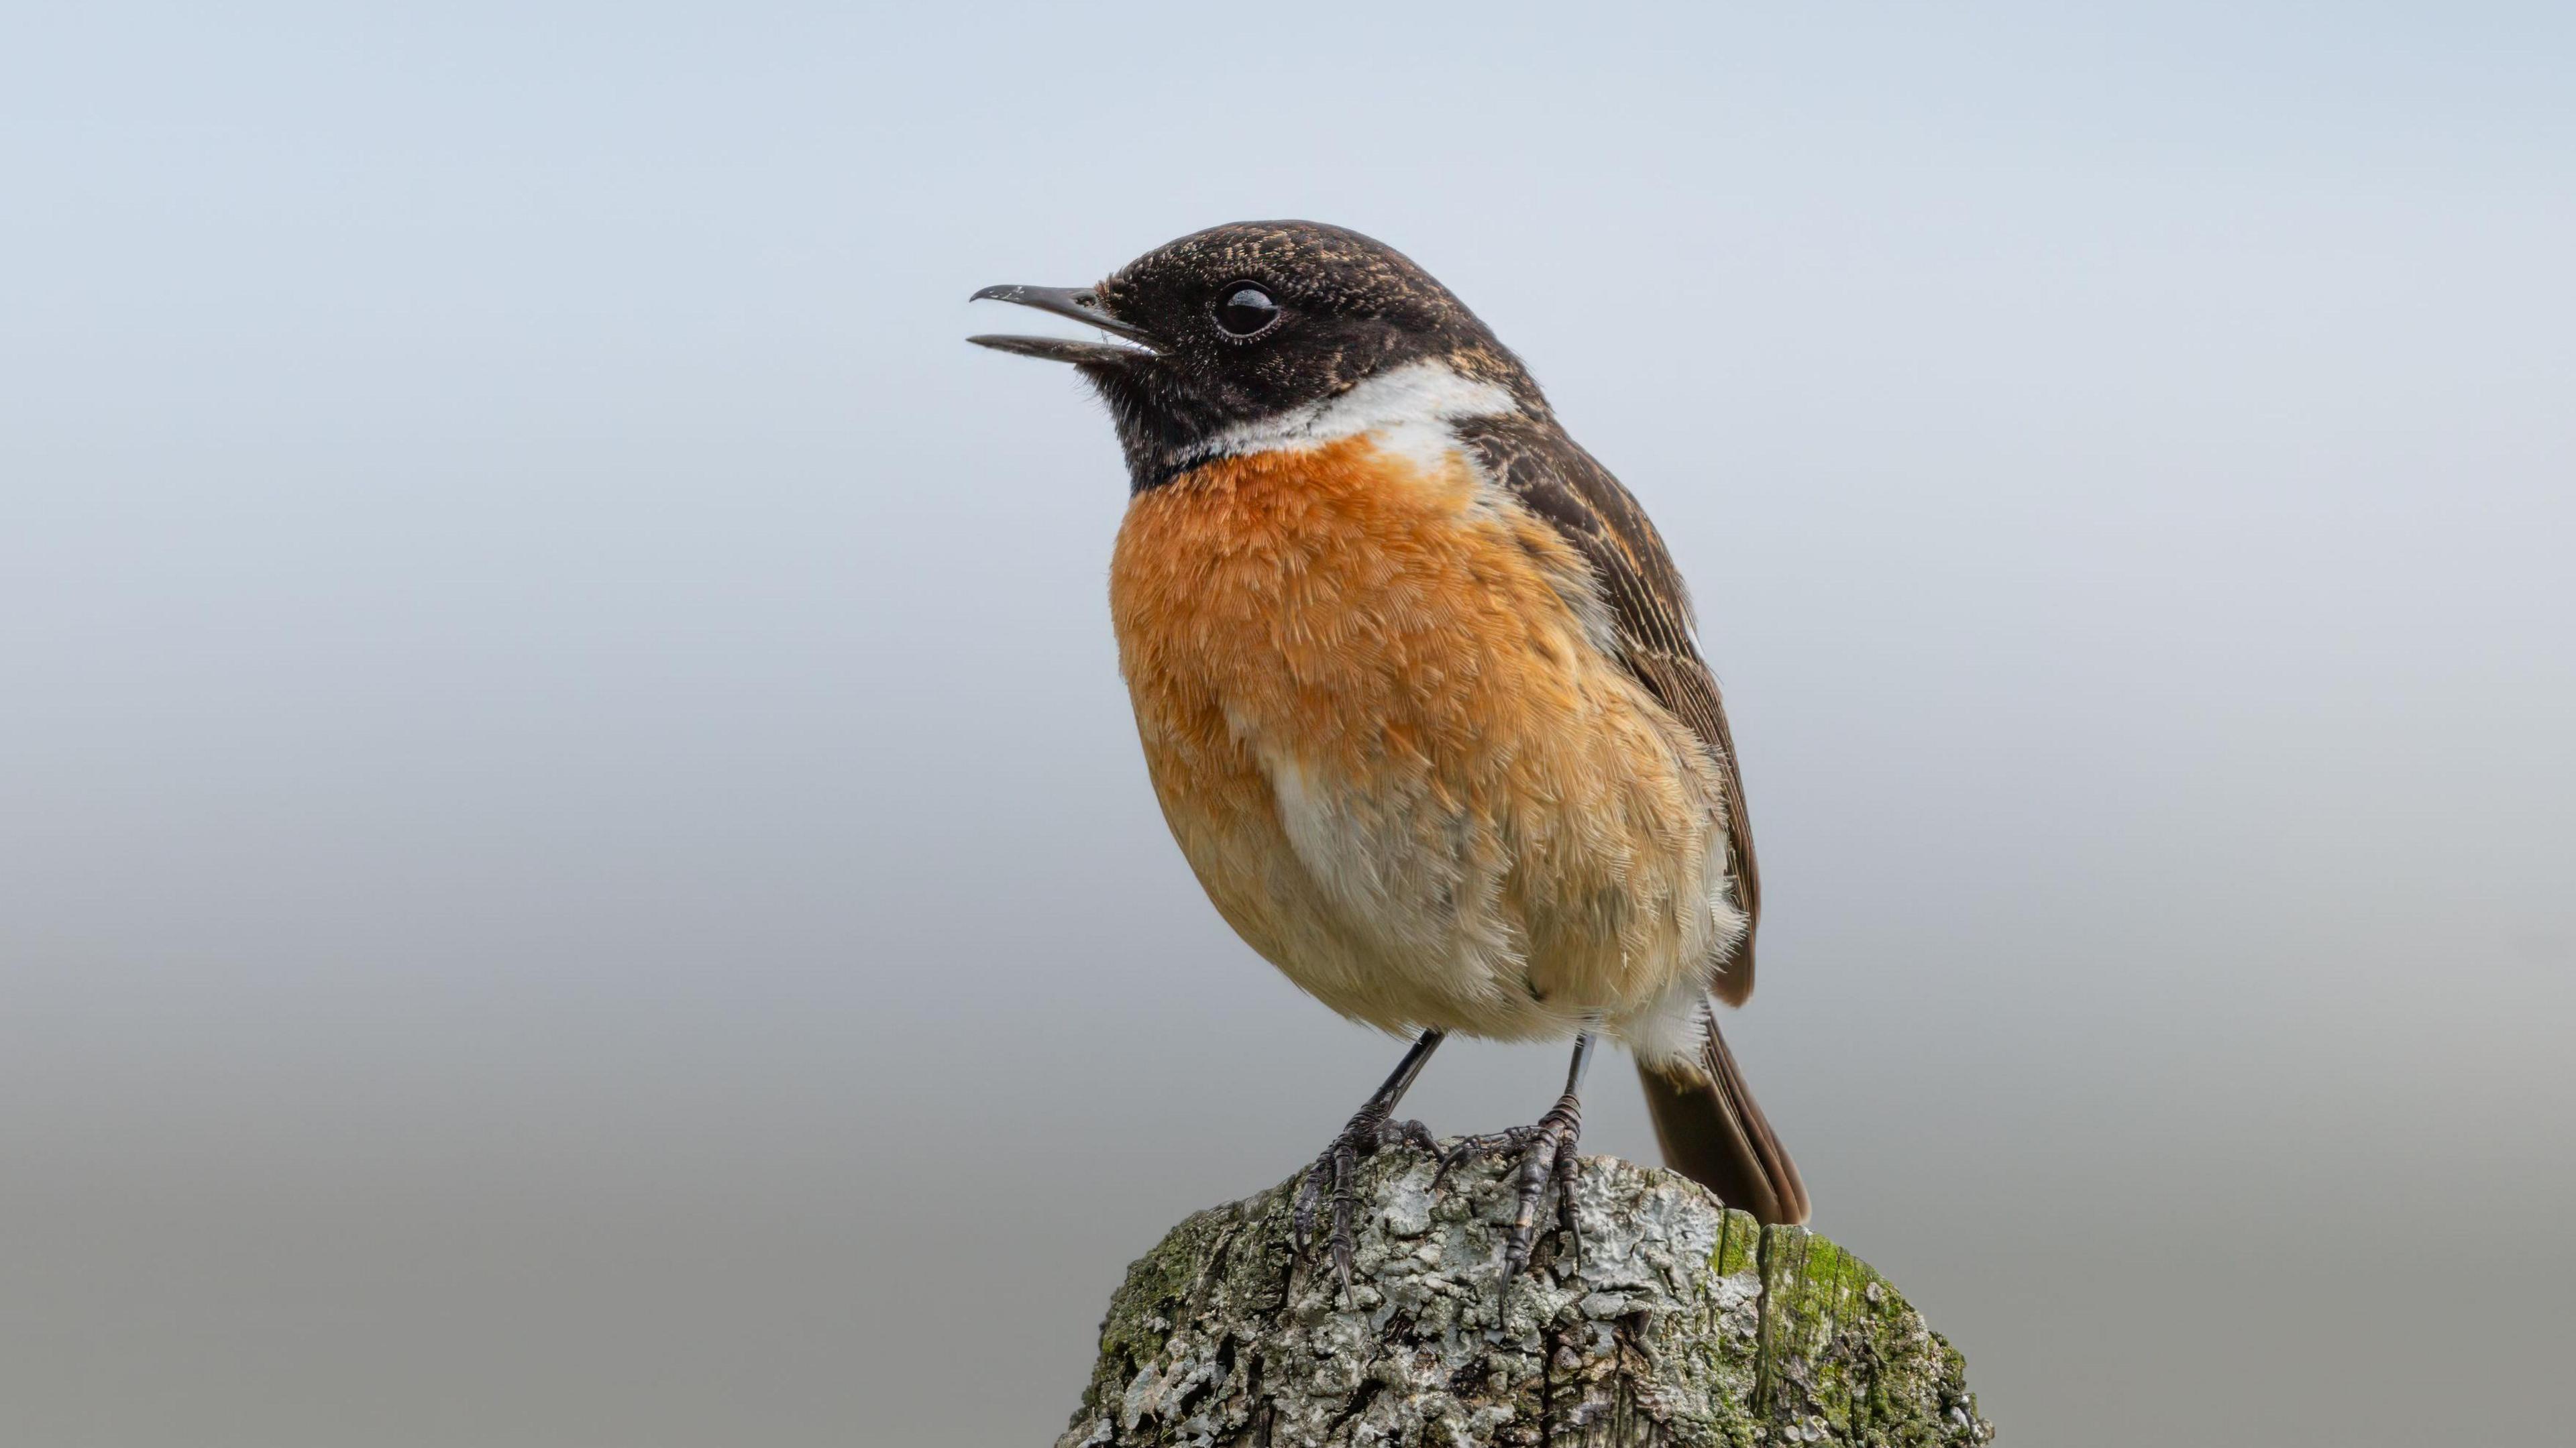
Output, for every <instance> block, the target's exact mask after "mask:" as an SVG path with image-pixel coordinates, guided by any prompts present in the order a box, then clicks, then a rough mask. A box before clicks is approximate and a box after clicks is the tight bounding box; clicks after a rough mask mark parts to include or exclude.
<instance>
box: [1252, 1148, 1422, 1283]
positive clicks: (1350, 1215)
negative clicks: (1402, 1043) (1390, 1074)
mask: <svg viewBox="0 0 2576 1448" xmlns="http://www.w3.org/2000/svg"><path fill="white" fill-rule="evenodd" d="M1386 1118H1387V1108H1386V1107H1384V1106H1381V1105H1378V1104H1377V1103H1376V1102H1371V1103H1369V1104H1368V1105H1366V1106H1363V1107H1361V1108H1360V1113H1359V1115H1357V1116H1354V1117H1352V1118H1351V1120H1350V1124H1349V1125H1347V1126H1345V1127H1343V1128H1342V1130H1341V1134H1340V1135H1338V1136H1335V1137H1334V1138H1333V1141H1332V1144H1331V1145H1330V1146H1327V1147H1325V1148H1324V1151H1323V1154H1322V1155H1320V1156H1318V1157H1316V1158H1315V1164H1314V1165H1313V1166H1310V1167H1308V1168H1307V1169H1306V1180H1305V1181H1304V1182H1303V1183H1302V1184H1300V1185H1299V1186H1298V1188H1297V1206H1296V1210H1295V1212H1294V1214H1293V1215H1292V1216H1291V1217H1290V1219H1289V1222H1290V1228H1291V1231H1292V1232H1293V1234H1294V1238H1295V1241H1296V1244H1297V1253H1298V1255H1299V1256H1304V1255H1305V1253H1306V1249H1307V1248H1308V1247H1309V1246H1310V1245H1312V1243H1313V1242H1314V1240H1315V1218H1316V1217H1317V1216H1318V1215H1319V1213H1320V1211H1321V1209H1322V1207H1323V1204H1324V1197H1325V1194H1326V1192H1327V1191H1328V1190H1329V1191H1330V1193H1331V1195H1332V1202H1333V1225H1332V1232H1331V1235H1330V1237H1329V1239H1328V1245H1329V1246H1330V1248H1331V1251H1332V1255H1333V1269H1334V1270H1335V1271H1336V1272H1338V1273H1340V1274H1341V1279H1342V1295H1343V1296H1344V1297H1348V1296H1349V1295H1350V1293H1351V1283H1352V1273H1353V1268H1354V1265H1355V1263H1356V1259H1357V1256H1358V1252H1359V1229H1358V1219H1359V1205H1360V1198H1359V1176H1360V1163H1361V1162H1362V1161H1364V1160H1366V1159H1367V1158H1369V1157H1372V1156H1375V1155H1377V1154H1378V1152H1379V1151H1381V1150H1382V1149H1384V1148H1386V1147H1390V1146H1412V1147H1419V1148H1420V1149H1422V1150H1423V1151H1425V1152H1435V1151H1438V1150H1439V1144H1438V1143H1437V1142H1435V1141H1433V1140H1432V1139H1431V1131H1430V1128H1428V1127H1426V1126H1424V1125H1423V1124H1422V1123H1421V1122H1419V1121H1389V1120H1387V1119H1386Z"/></svg>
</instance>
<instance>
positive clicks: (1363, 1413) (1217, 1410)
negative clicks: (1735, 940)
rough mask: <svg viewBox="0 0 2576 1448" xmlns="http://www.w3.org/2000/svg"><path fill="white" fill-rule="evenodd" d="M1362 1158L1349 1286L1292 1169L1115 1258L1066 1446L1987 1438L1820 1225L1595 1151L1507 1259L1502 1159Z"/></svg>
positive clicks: (1921, 1344) (1915, 1337)
mask: <svg viewBox="0 0 2576 1448" xmlns="http://www.w3.org/2000/svg"><path fill="white" fill-rule="evenodd" d="M1432 1170H1433V1163H1432V1161H1431V1160H1430V1159H1429V1158H1428V1157H1426V1156H1424V1155H1422V1154H1420V1153H1418V1152H1409V1151H1406V1150H1403V1149H1400V1148H1391V1149H1389V1150H1386V1151H1383V1152H1380V1153H1379V1154H1378V1155H1377V1156H1376V1157H1375V1158H1374V1159H1372V1160H1371V1161H1370V1162H1369V1163H1368V1164H1367V1166H1366V1168H1365V1172H1364V1178H1365V1179H1364V1181H1363V1183H1362V1193H1363V1197H1362V1201H1363V1207H1364V1210H1365V1212H1366V1220H1365V1222H1364V1223H1363V1225H1362V1228H1361V1232H1360V1238H1359V1255H1358V1262H1357V1271H1356V1274H1355V1279H1354V1287H1353V1289H1352V1291H1351V1292H1350V1294H1349V1295H1348V1297H1347V1298H1346V1297H1345V1296H1344V1294H1343V1290H1342V1286H1341V1282H1340V1279H1339V1278H1338V1276H1336V1275H1335V1273H1334V1272H1333V1270H1332V1268H1331V1265H1330V1263H1329V1261H1327V1260H1325V1258H1324V1256H1323V1254H1322V1253H1320V1252H1316V1253H1311V1254H1309V1255H1308V1256H1307V1257H1305V1258H1302V1259H1301V1258H1299V1257H1297V1256H1296V1254H1294V1253H1293V1252H1292V1251H1291V1250H1290V1244H1289V1225H1288V1216H1289V1206H1290V1203H1291V1201H1292V1199H1293V1197H1294V1195H1295V1189H1296V1185H1297V1179H1296V1178H1293V1177H1292V1178H1291V1179H1289V1180H1288V1181H1286V1182H1283V1183H1281V1184H1280V1185H1279V1186H1276V1187H1273V1188H1271V1189H1270V1190H1269V1191H1266V1192H1263V1193H1261V1194H1260V1195H1258V1196H1255V1197H1252V1198H1249V1199H1247V1200H1245V1201H1241V1202H1237V1203H1234V1204H1232V1205H1229V1206H1222V1207H1217V1208H1214V1209H1212V1210H1209V1211H1205V1212H1201V1213H1199V1214H1198V1215H1196V1216H1194V1217H1191V1218H1190V1219H1189V1220H1188V1221H1185V1222H1183V1223H1181V1224H1180V1225H1179V1226H1178V1227H1175V1228H1173V1229H1172V1231H1171V1233H1170V1234H1169V1235H1168V1236H1166V1237H1164V1239H1163V1240H1162V1242H1161V1243H1160V1244H1159V1245H1157V1246H1156V1247H1155V1248H1154V1250H1153V1251H1151V1252H1148V1253H1147V1254H1145V1256H1144V1257H1143V1258H1141V1259H1139V1260H1138V1261H1137V1262H1136V1264H1135V1265H1134V1266H1132V1267H1130V1268H1129V1269H1128V1272H1127V1280H1126V1282H1125V1283H1124V1284H1123V1285H1122V1286H1121V1287H1120V1288H1119V1289H1118V1292H1117V1294H1116V1295H1115V1296H1114V1297H1113V1298H1112V1299H1111V1300H1110V1304H1109V1315H1108V1318H1107V1320H1106V1321H1104V1322H1103V1323H1102V1325H1101V1331H1100V1358H1099V1361H1098V1363H1097V1365H1096V1366H1095V1367H1094V1368H1093V1371H1092V1375H1091V1382H1090V1384H1089V1386H1088V1387H1086V1388H1085V1389H1084V1391H1083V1395H1082V1405H1081V1407H1080V1408H1079V1409H1078V1410H1077V1411H1076V1412H1075V1413H1074V1416H1073V1424H1072V1426H1071V1427H1069V1428H1068V1429H1066V1430H1065V1434H1064V1436H1063V1437H1062V1438H1060V1439H1059V1440H1057V1448H1144V1445H1152V1448H1166V1445H1169V1448H1180V1445H1191V1448H1327V1445H1330V1448H1342V1445H1352V1448H1358V1445H1373V1448H1374V1445H1384V1448H1414V1445H1425V1448H1428V1445H1439V1448H1464V1445H1471V1444H1472V1445H1487V1444H1492V1445H1532V1448H1536V1445H1554V1444H1581V1445H1602V1448H1630V1445H1648V1444H1653V1445H1663V1444H1676V1445H1680V1444H1689V1445H1699V1444H1708V1445H1717V1444H1726V1445H1737V1448H1754V1445H1766V1448H1767V1445H1788V1444H1855V1445H1871V1448H1899V1445H1904V1448H1912V1445H1927V1448H1928V1445H1935V1444H1938V1445H1957V1448H1969V1445H1975V1444H1982V1443H1985V1442H1987V1441H1989V1440H1990V1439H1992V1438H1993V1436H1994V1428H1993V1426H1992V1425H1991V1424H1989V1423H1987V1422H1986V1421H1985V1420H1984V1419H1983V1418H1981V1417H1979V1416H1978V1414H1977V1402H1976V1397H1975V1395H1974V1394H1972V1393H1970V1392H1969V1391H1968V1385H1967V1381H1966V1377H1965V1364H1964V1363H1963V1362H1962V1360H1961V1359H1960V1356H1959V1354H1958V1352H1957V1351H1956V1350H1955V1349H1953V1348H1952V1347H1951V1346H1950V1345H1949V1343H1947V1342H1945V1341H1943V1340H1942V1338H1941V1337H1940V1335H1939V1334H1937V1333H1935V1332H1933V1331H1932V1330H1931V1329H1930V1328H1928V1327H1926V1326H1925V1325H1924V1322H1923V1319H1922V1318H1921V1317H1919V1316H1917V1315H1916V1313H1915V1311H1914V1309H1913V1308H1911V1307H1909V1306H1908V1305H1907V1304H1906V1302H1905V1299H1904V1298H1903V1297H1901V1296H1899V1295H1898V1294H1897V1292H1896V1290H1895V1289H1894V1288H1893V1287H1890V1286H1889V1285H1888V1284H1887V1283H1886V1281H1885V1280H1884V1279H1882V1278H1880V1277H1879V1275H1878V1274H1877V1273H1876V1272H1873V1271H1871V1270H1870V1269H1869V1267H1868V1266H1866V1265H1865V1264H1863V1263H1862V1262H1861V1261H1860V1260H1859V1259H1858V1258H1856V1257H1853V1256H1852V1255H1850V1254H1849V1253H1847V1252H1845V1251H1843V1250H1842V1249H1841V1248H1839V1247H1837V1246H1835V1245H1834V1244H1833V1243H1831V1242H1828V1241H1826V1240H1825V1239H1824V1238H1822V1237H1819V1236H1817V1235H1815V1234H1814V1233H1812V1232H1808V1231H1806V1230H1804V1229H1802V1228H1793V1227H1773V1228H1764V1227H1761V1226H1758V1225H1756V1224H1755V1223H1754V1221H1753V1219H1752V1218H1751V1217H1748V1216H1746V1215H1745V1214H1743V1213H1742V1212H1731V1211H1728V1210H1726V1209H1725V1208H1723V1207H1721V1206H1720V1205H1719V1204H1718V1202H1717V1200H1716V1199H1715V1198H1714V1197H1712V1196H1710V1195H1709V1194H1708V1193H1707V1192H1706V1191H1704V1190H1702V1189H1701V1188H1700V1187H1699V1186H1697V1185H1696V1184H1694V1183H1692V1182H1690V1181H1687V1180H1685V1179H1683V1178H1681V1177H1677V1176H1674V1175H1673V1174H1671V1173H1669V1172H1664V1171H1655V1170H1649V1169H1647V1168H1643V1167H1638V1166H1633V1165H1631V1164H1629V1163H1627V1162H1623V1161H1618V1160H1615V1159H1612V1158H1608V1157H1592V1158H1587V1159H1586V1160H1585V1161H1584V1162H1583V1163H1582V1166H1581V1170H1580V1172H1579V1173H1578V1176H1577V1188H1576V1193H1575V1203H1576V1217H1575V1220H1576V1225H1577V1226H1578V1227H1579V1229H1580V1235H1581V1239H1582V1240H1581V1254H1580V1261H1577V1260H1576V1250H1575V1242H1574V1239H1573V1236H1572V1235H1570V1234H1568V1233H1566V1232H1565V1231H1563V1230H1562V1229H1559V1230H1556V1231H1554V1232H1552V1233H1551V1234H1550V1235H1549V1236H1548V1237H1547V1238H1544V1239H1542V1242H1541V1245H1540V1248H1539V1252H1538V1260H1537V1263H1536V1265H1535V1266H1534V1267H1533V1269H1532V1270H1531V1271H1530V1272H1528V1273H1525V1274H1524V1275H1523V1276H1522V1277H1521V1278H1520V1279H1519V1280H1518V1281H1516V1282H1514V1283H1513V1284H1511V1287H1510V1291H1509V1293H1508V1296H1505V1295H1503V1292H1502V1284H1501V1282H1500V1281H1499V1280H1498V1278H1499V1274H1500V1263H1501V1259H1502V1232H1503V1229H1504V1228H1505V1227H1506V1226H1507V1225H1508V1221H1509V1216H1510V1202H1509V1194H1508V1192H1507V1191H1506V1190H1505V1189H1504V1187H1503V1186H1502V1185H1501V1182H1500V1176H1499V1173H1500V1170H1501V1168H1500V1167H1499V1166H1484V1167H1462V1168H1461V1169H1460V1170H1459V1171H1457V1172H1455V1173H1453V1174H1452V1175H1451V1177H1450V1179H1449V1180H1448V1181H1447V1182H1445V1183H1444V1184H1443V1185H1442V1188H1441V1191H1440V1193H1439V1195H1438V1196H1437V1197H1435V1196H1433V1195H1432V1193H1431V1191H1430V1186H1431V1176H1432Z"/></svg>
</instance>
